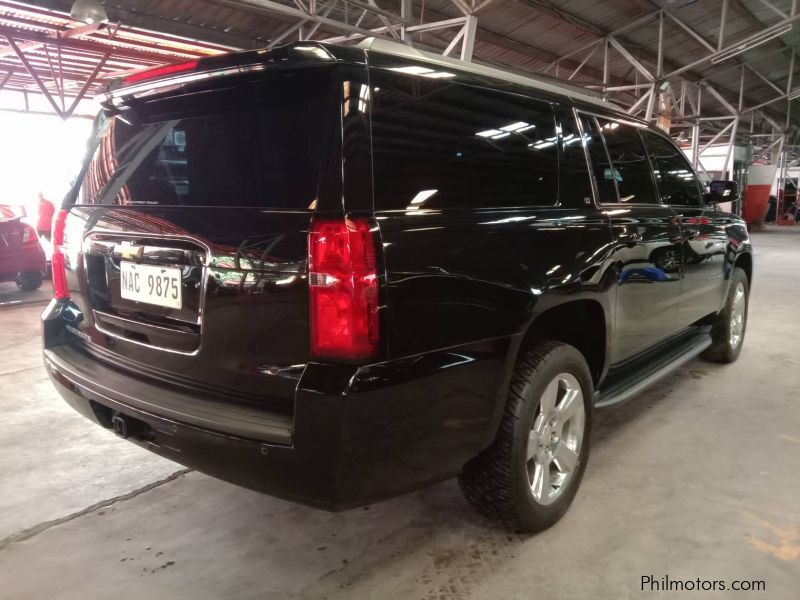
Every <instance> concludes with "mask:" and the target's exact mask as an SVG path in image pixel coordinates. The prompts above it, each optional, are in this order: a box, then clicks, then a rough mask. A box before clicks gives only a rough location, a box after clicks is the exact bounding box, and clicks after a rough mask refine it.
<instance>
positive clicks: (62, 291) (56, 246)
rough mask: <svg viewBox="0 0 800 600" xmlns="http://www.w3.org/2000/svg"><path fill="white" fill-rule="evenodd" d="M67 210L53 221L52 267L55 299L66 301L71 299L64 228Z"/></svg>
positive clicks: (57, 215) (57, 214)
mask: <svg viewBox="0 0 800 600" xmlns="http://www.w3.org/2000/svg"><path fill="white" fill-rule="evenodd" d="M68 212H69V211H67V210H60V211H58V212H57V213H56V218H55V219H54V221H53V257H52V258H51V259H50V266H51V267H52V271H53V298H55V299H56V300H66V299H67V298H69V288H68V287H67V263H66V259H65V257H64V226H65V224H66V222H67V213H68Z"/></svg>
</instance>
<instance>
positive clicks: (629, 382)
mask: <svg viewBox="0 0 800 600" xmlns="http://www.w3.org/2000/svg"><path fill="white" fill-rule="evenodd" d="M711 343H712V342H711V336H710V335H709V334H708V333H705V332H704V333H700V334H698V335H694V336H691V337H689V338H688V339H684V340H681V341H680V342H679V343H677V344H676V345H674V346H672V347H671V348H670V349H669V350H666V351H665V352H663V353H662V354H661V356H660V359H655V360H650V361H648V363H649V364H644V365H642V366H641V367H639V368H636V367H633V368H630V369H628V371H629V374H625V375H621V376H619V378H615V380H614V381H612V382H611V383H610V386H609V387H608V389H602V390H600V393H599V394H598V397H597V400H596V402H595V407H596V408H605V407H607V406H612V405H615V404H620V403H621V402H625V401H626V400H630V399H631V398H632V397H634V396H636V395H637V394H639V393H640V392H642V391H643V390H644V389H645V388H646V387H648V386H650V385H651V384H653V383H655V382H656V381H658V380H659V379H661V378H662V377H664V376H665V375H669V374H670V373H671V372H672V371H674V370H675V369H677V368H679V367H681V366H683V365H685V364H686V363H687V362H689V361H690V360H692V359H693V358H695V357H696V356H697V355H698V354H700V353H701V352H703V351H704V350H705V349H706V348H708V347H709V346H710V345H711Z"/></svg>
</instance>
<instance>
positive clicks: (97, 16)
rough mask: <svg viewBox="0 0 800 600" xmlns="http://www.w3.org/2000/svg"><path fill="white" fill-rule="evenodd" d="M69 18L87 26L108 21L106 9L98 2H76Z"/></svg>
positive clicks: (88, 0) (83, 0)
mask: <svg viewBox="0 0 800 600" xmlns="http://www.w3.org/2000/svg"><path fill="white" fill-rule="evenodd" d="M69 16H70V17H71V18H72V19H73V20H75V21H80V22H82V23H86V24H87V25H91V24H93V23H103V22H104V21H108V14H106V9H105V8H103V6H102V5H101V4H100V2H98V1H97V0H75V3H74V4H73V5H72V10H70V11H69Z"/></svg>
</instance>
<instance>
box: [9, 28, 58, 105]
mask: <svg viewBox="0 0 800 600" xmlns="http://www.w3.org/2000/svg"><path fill="white" fill-rule="evenodd" d="M5 38H6V40H7V41H8V45H9V46H11V49H12V50H13V51H14V54H16V55H17V58H18V59H19V61H20V62H21V63H22V65H23V66H24V67H25V69H26V70H27V71H28V74H29V75H30V76H31V77H32V78H33V81H34V82H35V83H36V86H37V87H38V88H39V91H41V93H42V95H43V96H44V97H45V98H46V99H47V101H48V102H49V103H50V106H52V107H53V110H54V111H55V113H56V114H57V115H58V116H59V117H61V118H62V119H63V118H64V111H63V110H61V109H60V108H59V107H58V104H56V101H55V100H54V99H53V96H52V95H51V94H50V91H49V90H48V89H47V87H46V86H45V85H44V83H43V82H42V80H41V78H40V77H39V75H38V74H37V73H36V69H34V68H33V67H32V66H31V64H30V63H29V62H28V59H27V58H26V57H25V54H24V53H23V52H22V51H21V50H20V49H19V46H18V45H17V43H16V42H15V41H14V38H12V37H11V36H9V35H6V36H5ZM27 100H28V99H27V96H26V97H25V103H26V105H27Z"/></svg>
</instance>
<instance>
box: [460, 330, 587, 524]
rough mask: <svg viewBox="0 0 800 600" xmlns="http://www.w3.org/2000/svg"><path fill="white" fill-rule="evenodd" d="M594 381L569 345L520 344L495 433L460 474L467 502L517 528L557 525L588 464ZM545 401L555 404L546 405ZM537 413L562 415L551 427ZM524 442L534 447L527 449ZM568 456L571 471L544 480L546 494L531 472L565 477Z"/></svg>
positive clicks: (483, 512)
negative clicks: (570, 396) (569, 400)
mask: <svg viewBox="0 0 800 600" xmlns="http://www.w3.org/2000/svg"><path fill="white" fill-rule="evenodd" d="M554 382H555V383H554ZM554 385H555V388H554V387H553V386H554ZM593 387H594V386H593V384H592V377H591V373H590V371H589V366H588V365H587V364H586V360H585V359H584V357H583V355H582V354H581V353H580V352H578V350H576V349H575V348H574V347H572V346H569V345H567V344H563V343H560V342H553V341H540V342H537V343H535V344H532V345H530V346H529V347H527V348H525V349H524V350H522V351H521V352H520V357H519V359H518V360H517V364H516V366H515V368H514V373H513V375H512V378H511V385H510V388H509V395H508V400H507V402H506V406H505V412H504V414H503V419H502V422H501V424H500V428H499V430H498V433H497V437H496V438H495V440H494V442H493V443H492V445H491V446H490V447H489V448H487V449H486V450H484V451H483V452H482V453H481V454H480V455H478V456H477V457H476V458H474V459H472V460H471V461H470V462H469V463H467V465H466V466H465V467H464V470H463V472H462V474H461V475H460V476H459V479H458V480H459V484H460V486H461V491H462V492H463V494H464V497H465V498H466V500H467V502H468V503H469V504H470V505H471V506H472V507H473V508H474V509H475V510H477V511H478V512H479V513H481V514H482V515H484V516H486V517H488V518H490V519H492V520H495V521H499V522H502V523H504V524H505V525H507V526H509V527H511V528H513V529H514V530H516V531H521V532H528V533H533V532H537V531H542V530H544V529H547V528H548V527H550V526H551V525H553V524H555V523H556V522H557V521H558V520H559V519H560V518H561V517H562V516H563V515H564V513H565V512H566V511H567V509H568V508H569V506H570V504H571V503H572V500H573V499H574V498H575V494H576V493H577V491H578V487H579V486H580V483H581V479H582V478H583V473H584V470H585V469H586V462H587V459H588V456H589V433H590V432H591V426H592V406H593V398H594V395H593V391H594V390H593ZM573 388H574V391H578V392H580V394H579V395H574V396H573V399H572V406H574V407H575V408H574V409H570V410H572V411H573V414H572V416H571V417H567V418H564V417H566V415H567V414H568V413H569V410H561V411H560V412H559V410H558V407H559V406H562V408H567V407H566V405H567V404H568V403H566V402H565V401H564V400H565V399H566V395H567V393H568V392H569V390H570V389H573ZM553 391H555V394H553V393H552V392H553ZM547 392H551V393H550V394H547ZM548 398H550V400H548ZM553 399H555V400H553ZM551 403H552V404H554V409H553V410H548V407H547V405H548V404H551ZM543 412H547V413H548V415H547V416H551V417H552V416H553V415H556V416H558V415H560V416H561V417H562V418H563V420H562V422H560V423H558V422H557V423H556V425H555V426H554V427H552V429H551V426H550V424H549V423H550V419H548V418H546V415H544V414H542V413H543ZM581 415H582V419H581V418H579V417H580V416H581ZM556 421H558V419H557V420H556ZM573 436H574V438H573ZM529 439H530V440H531V441H530V442H529ZM545 439H546V440H549V441H548V442H547V443H546V444H545V448H546V449H550V450H551V451H552V454H550V455H549V456H550V460H551V461H552V462H551V463H550V464H549V465H548V466H547V469H546V470H545V468H544V467H541V466H540V465H541V464H542V463H544V462H546V460H547V457H548V454H547V451H546V449H542V448H541V447H540V446H539V442H542V443H544V442H543V440H545ZM529 444H530V447H531V449H532V451H535V452H533V454H532V455H531V454H529V452H528V449H529ZM570 446H572V447H571V448H570ZM537 448H539V449H538V450H536V449H537ZM568 450H571V451H572V452H571V456H568V454H569V452H568ZM556 455H558V457H559V458H557V457H556ZM529 456H530V458H529ZM566 459H571V460H566ZM572 461H574V463H573V464H572V470H571V472H570V473H569V476H568V477H567V478H566V479H564V480H562V485H560V486H556V485H555V483H553V484H552V485H548V486H547V488H548V490H549V491H550V492H553V494H549V493H545V491H544V486H543V485H541V484H542V483H543V482H544V481H546V480H545V477H542V476H539V477H537V475H542V474H543V473H548V476H547V480H549V481H551V482H557V481H558V480H559V478H560V477H562V475H563V470H562V466H565V467H564V468H565V469H566V467H568V466H569V465H570V463H571V462H572ZM560 465H561V466H560ZM551 478H552V479H551ZM537 488H538V489H537ZM537 491H538V497H537Z"/></svg>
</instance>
